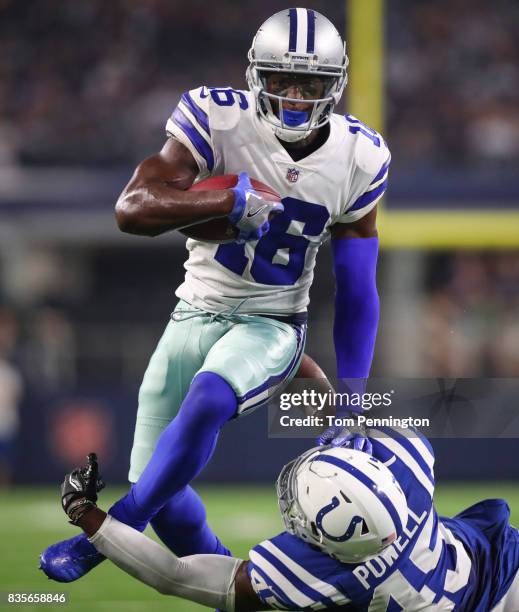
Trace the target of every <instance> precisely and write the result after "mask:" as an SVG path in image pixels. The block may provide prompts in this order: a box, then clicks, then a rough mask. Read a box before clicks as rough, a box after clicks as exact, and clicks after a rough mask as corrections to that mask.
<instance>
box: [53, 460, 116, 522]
mask: <svg viewBox="0 0 519 612" xmlns="http://www.w3.org/2000/svg"><path fill="white" fill-rule="evenodd" d="M104 486H105V483H104V482H103V481H102V480H101V477H100V476H99V465H98V463H97V455H96V454H95V453H90V454H89V455H88V457H87V465H86V466H85V467H83V468H76V469H75V470H73V471H72V472H70V474H67V475H66V476H65V479H64V480H63V482H62V484H61V505H62V506H63V510H64V511H65V513H66V514H67V515H68V517H69V518H70V522H71V523H72V524H73V525H77V522H78V520H79V519H80V518H81V517H82V516H83V515H84V514H85V512H87V511H88V510H90V509H91V508H95V505H96V501H97V494H98V492H99V491H101V489H103V488H104Z"/></svg>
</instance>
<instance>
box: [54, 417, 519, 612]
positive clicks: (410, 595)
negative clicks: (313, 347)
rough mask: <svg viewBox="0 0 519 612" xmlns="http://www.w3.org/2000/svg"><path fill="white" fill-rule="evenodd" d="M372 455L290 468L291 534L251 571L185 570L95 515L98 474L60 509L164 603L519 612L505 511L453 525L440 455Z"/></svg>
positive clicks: (229, 563)
mask: <svg viewBox="0 0 519 612" xmlns="http://www.w3.org/2000/svg"><path fill="white" fill-rule="evenodd" d="M368 433H369V436H370V441H371V443H372V454H369V453H365V452H362V451H359V450H354V449H351V448H348V446H349V445H350V443H347V444H346V446H342V447H340V446H339V447H334V446H333V445H325V446H321V447H317V448H313V449H311V450H309V451H307V452H305V453H303V454H302V455H301V456H300V457H298V458H297V459H295V460H294V461H292V462H291V463H289V464H288V465H286V466H285V467H284V468H283V470H282V471H281V474H280V476H279V478H278V482H277V494H278V502H279V507H280V510H281V514H282V516H283V521H284V523H285V526H286V531H285V532H283V533H281V534H279V535H277V536H275V537H273V538H270V539H268V540H265V541H263V542H261V543H260V544H258V545H256V546H254V548H252V550H251V551H250V553H249V560H248V561H243V560H241V559H235V558H233V557H225V556H219V555H193V556H189V557H184V558H181V559H179V558H177V557H175V556H174V555H172V554H171V553H170V552H169V551H166V550H165V549H164V548H162V547H161V546H160V545H159V544H157V543H155V542H153V541H152V540H150V539H149V538H147V537H146V536H144V535H143V534H142V533H140V532H138V531H136V530H134V529H132V528H130V527H128V526H127V525H124V524H123V523H120V522H119V521H117V519H115V518H113V517H112V516H110V515H106V514H105V513H104V512H102V511H101V510H99V509H98V508H97V507H96V506H95V501H96V500H97V495H96V489H97V488H98V487H96V484H97V471H96V470H97V464H96V463H95V462H93V461H91V462H90V466H89V467H88V468H87V469H84V470H76V471H74V472H73V473H72V474H69V475H68V476H67V477H66V478H65V481H64V483H63V485H62V503H63V507H64V509H65V511H66V512H67V514H68V516H69V517H70V518H71V521H72V522H73V523H74V524H77V525H79V526H81V527H82V528H83V529H84V530H85V532H86V533H87V534H88V536H89V538H90V542H91V543H92V544H93V545H94V546H95V547H96V549H97V550H98V551H99V552H101V553H102V554H103V555H105V556H106V557H108V558H109V559H111V560H112V561H113V562H114V563H115V564H116V565H118V566H119V567H120V568H122V569H123V570H124V571H126V572H128V573H129V574H131V575H132V576H135V577H136V578H138V579H139V580H141V581H142V582H145V583H146V584H148V585H150V586H152V587H154V588H155V589H157V590H158V591H159V592H161V593H164V594H170V595H177V596H179V597H183V598H186V599H190V600H192V601H195V602H198V603H201V604H204V605H207V606H210V607H213V608H214V607H218V608H220V609H222V610H229V611H234V610H236V611H242V612H245V611H252V610H267V609H272V608H274V609H278V610H305V611H306V610H308V611H310V610H344V611H345V612H347V611H369V612H398V611H401V610H403V611H405V612H418V611H424V610H428V611H435V612H441V611H448V610H452V611H462V612H489V611H493V612H517V611H518V610H519V571H518V570H519V532H518V531H517V530H516V529H515V528H513V527H511V526H510V525H509V509H508V506H507V504H506V502H505V501H504V500H502V499H490V500H486V501H482V502H479V503H477V504H475V505H474V506H472V507H470V508H468V509H467V510H464V511H463V512H461V513H460V514H458V515H457V516H455V517H454V518H446V517H441V516H439V515H438V514H437V512H436V510H435V508H434V505H433V501H432V498H433V493H434V484H435V481H434V473H433V464H434V453H433V450H432V447H431V446H430V444H429V442H428V441H427V440H426V439H425V438H424V437H422V436H421V435H419V434H418V433H417V432H415V431H411V430H397V429H389V428H387V429H371V430H369V432H368Z"/></svg>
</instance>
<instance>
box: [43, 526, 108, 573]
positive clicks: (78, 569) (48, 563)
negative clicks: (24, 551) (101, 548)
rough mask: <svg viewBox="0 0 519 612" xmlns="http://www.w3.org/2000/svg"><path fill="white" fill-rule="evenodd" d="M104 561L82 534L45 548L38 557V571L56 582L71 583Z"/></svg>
mask: <svg viewBox="0 0 519 612" xmlns="http://www.w3.org/2000/svg"><path fill="white" fill-rule="evenodd" d="M105 559H106V557H105V556H104V555H102V554H101V553H99V552H97V550H96V549H95V547H94V545H93V544H90V542H89V541H88V538H87V536H86V535H85V534H83V533H82V534H80V535H77V536H75V537H74V538H70V539H69V540H63V541H62V542H57V543H56V544H52V545H51V546H49V547H48V548H46V549H45V550H44V551H43V552H42V554H41V556H40V569H41V570H43V571H44V572H45V574H46V575H47V576H48V577H49V578H51V579H52V580H56V581H57V582H73V581H74V580H77V579H78V578H81V577H82V576H84V575H85V574H88V572H89V571H90V570H91V569H94V567H96V566H97V565H99V564H100V563H101V561H104V560H105Z"/></svg>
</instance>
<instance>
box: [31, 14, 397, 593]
mask: <svg viewBox="0 0 519 612" xmlns="http://www.w3.org/2000/svg"><path fill="white" fill-rule="evenodd" d="M249 62H250V63H249V67H248V70H247V81H248V84H249V88H250V89H249V91H237V90H234V89H232V88H229V87H221V88H218V87H217V88H215V87H207V86H203V87H199V88H197V89H193V90H191V91H190V92H187V93H185V94H184V95H183V96H182V98H181V100H180V102H179V104H178V106H177V107H176V109H175V110H174V112H173V114H172V115H171V117H170V119H169V120H168V122H167V126H166V130H167V133H168V136H169V138H168V140H167V141H166V144H165V145H164V147H163V149H162V151H161V152H160V153H158V154H157V155H154V156H152V157H150V158H149V159H146V160H145V161H143V162H142V163H141V164H140V165H139V166H138V168H137V170H136V171H135V174H134V175H133V177H132V179H131V180H130V182H129V183H128V185H127V187H126V188H125V190H124V191H123V193H122V194H121V196H120V198H119V200H118V202H117V206H116V215H117V220H118V223H119V227H120V228H121V229H122V230H123V231H125V232H130V233H134V234H139V235H146V236H156V235H158V234H162V233H164V232H167V231H171V230H174V229H180V228H184V227H186V226H189V225H192V224H196V223H200V222H203V221H207V220H210V219H214V218H218V217H228V218H229V219H230V221H231V222H232V224H234V225H235V226H236V227H237V228H238V230H239V241H237V242H234V243H230V244H220V245H218V244H212V243H208V242H201V241H198V240H192V239H190V240H188V241H187V249H188V251H189V258H188V260H187V262H186V264H185V267H186V277H185V281H184V283H183V284H182V285H181V286H180V287H179V288H178V289H177V292H176V294H177V296H178V297H179V298H180V302H179V303H178V305H177V307H176V309H175V311H174V313H173V314H172V316H171V321H170V322H169V324H168V326H167V328H166V330H165V332H164V335H163V337H162V338H161V340H160V342H159V344H158V346H157V349H156V351H155V353H154V354H153V356H152V358H151V360H150V363H149V366H148V369H147V370H146V373H145V376H144V380H143V383H142V386H141V389H140V393H139V410H138V414H137V423H136V429H135V439H134V446H133V450H132V455H131V466H130V474H129V480H130V481H131V482H132V483H134V484H133V486H132V488H131V489H130V492H129V493H128V495H126V496H125V497H124V498H123V499H121V500H120V501H119V502H117V503H116V504H115V506H114V507H113V508H111V510H110V513H111V514H112V515H113V516H114V517H115V518H117V519H118V520H120V521H122V522H125V523H127V524H128V525H131V526H132V527H134V528H137V529H140V530H142V529H144V527H145V526H146V525H147V524H148V523H149V522H151V523H152V525H153V527H154V529H155V530H156V531H157V533H158V534H159V536H160V537H161V538H162V540H163V541H164V542H165V543H166V544H167V545H168V546H169V547H170V548H171V549H172V550H173V551H174V552H176V553H177V554H179V555H186V554H192V553H202V552H205V553H209V552H211V553H213V552H214V553H219V554H229V551H227V549H226V548H225V547H224V546H223V545H222V544H221V543H220V542H219V541H218V539H217V538H216V536H215V534H214V533H213V532H212V531H211V529H210V528H209V527H208V525H207V523H206V520H205V511H204V507H203V505H202V502H201V501H200V499H199V498H198V496H197V495H196V494H195V492H194V491H193V490H192V489H191V487H190V486H189V483H190V482H191V481H192V480H193V478H194V477H195V476H196V475H197V474H198V473H199V472H200V471H201V470H202V468H203V467H204V465H205V464H206V463H207V461H208V460H209V458H210V456H211V454H212V452H213V449H214V446H215V444H216V440H217V436H218V432H219V430H220V428H221V427H222V426H223V425H224V424H225V423H226V422H227V421H228V420H229V419H231V418H233V417H236V416H237V415H239V414H241V413H243V412H244V411H246V410H250V409H252V408H255V407H258V406H260V405H262V404H263V403H265V402H266V401H267V399H268V397H269V396H271V395H272V394H274V393H276V392H278V391H279V389H280V388H281V387H282V386H283V385H284V384H286V383H287V382H288V381H289V380H290V378H291V377H292V376H294V374H295V372H296V371H297V369H298V365H299V363H300V361H301V357H302V355H303V351H304V342H305V333H306V309H307V306H308V302H309V298H308V291H309V288H310V285H311V282H312V278H313V269H314V263H315V257H316V254H317V250H318V249H319V246H320V245H321V244H322V243H323V242H324V241H325V240H327V239H328V238H329V237H331V239H332V250H333V259H334V272H335V277H336V295H335V321H334V344H335V352H336V358H337V359H336V361H337V374H338V376H339V377H341V378H365V377H367V375H368V373H369V369H370V365H371V360H372V356H373V349H374V344H375V337H376V331H377V325H378V312H379V303H378V294H377V289H376V282H375V272H376V260H377V253H378V239H377V231H376V224H375V217H376V204H377V201H378V199H379V198H380V197H381V196H382V194H383V193H384V191H385V189H386V186H387V177H388V167H389V161H390V155H389V151H388V149H387V146H386V143H385V142H384V140H383V139H382V137H381V136H380V135H379V134H378V133H376V132H375V131H374V130H372V129H370V128H369V127H367V126H366V125H364V124H363V123H362V122H361V121H360V120H359V119H356V118H355V117H353V116H351V115H342V114H334V112H333V111H334V108H335V106H336V105H337V103H338V102H339V100H340V98H341V95H342V92H343V90H344V87H345V85H346V81H347V73H346V69H347V65H348V58H347V55H346V49H345V45H344V43H343V41H342V39H341V36H340V34H339V33H338V31H337V30H336V29H335V27H334V26H333V25H332V24H331V22H330V21H329V20H328V19H326V17H324V16H323V15H320V14H319V13H317V12H315V11H313V10H310V9H301V8H293V9H287V10H284V11H281V12H279V13H276V14H275V15H273V16H272V17H270V18H269V19H268V20H267V21H266V22H265V23H264V24H263V25H262V26H261V27H260V29H259V30H258V32H257V34H256V36H255V38H254V40H253V43H252V47H251V49H250V52H249ZM220 174H239V181H238V183H237V184H236V186H235V187H234V188H232V189H225V190H221V191H186V190H187V189H189V187H190V186H191V185H192V184H193V183H194V182H195V181H199V180H201V179H203V178H205V177H207V176H209V175H220ZM250 178H254V179H257V180H260V181H262V182H263V183H266V184H267V185H269V186H270V187H272V188H273V189H274V190H276V191H277V192H278V193H279V194H280V195H281V202H272V201H267V200H263V199H262V198H261V195H260V194H259V193H257V192H255V191H254V189H253V187H252V186H251V183H250ZM330 299H331V296H330ZM102 559H103V557H102V556H101V555H99V554H98V553H97V552H96V551H95V549H94V548H93V546H92V545H91V544H90V543H89V542H88V540H87V539H86V538H85V537H84V536H78V537H77V538H74V539H72V540H68V541H66V542H60V543H58V544H55V545H53V546H51V547H49V548H48V549H47V550H46V551H45V552H44V553H43V555H42V558H41V567H42V569H43V570H44V571H45V572H46V573H47V575H48V576H49V577H51V578H54V579H56V580H59V581H71V580H75V579H76V578H79V577H80V576H82V575H83V574H85V573H86V572H87V571H89V570H90V569H91V568H92V567H94V566H95V565H97V564H98V563H99V562H100V561H101V560H102Z"/></svg>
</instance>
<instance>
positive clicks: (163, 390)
mask: <svg viewBox="0 0 519 612" xmlns="http://www.w3.org/2000/svg"><path fill="white" fill-rule="evenodd" d="M305 336H306V323H304V324H297V325H296V324H289V323H285V322H281V321H277V320H275V319H269V318H268V317H262V316H257V315H242V314H236V313H234V312H233V311H231V312H229V313H220V314H211V313H208V312H205V311H203V310H199V309H196V308H194V307H193V306H191V305H189V304H187V303H186V302H183V301H180V302H179V304H178V305H177V308H176V309H175V312H174V313H173V314H172V316H171V320H170V322H169V323H168V325H167V327H166V329H165V331H164V334H163V336H162V338H161V339H160V341H159V343H158V345H157V348H156V350H155V352H154V353H153V355H152V357H151V359H150V362H149V364H148V368H147V369H146V372H145V374H144V379H143V381H142V385H141V388H140V391H139V408H138V411H137V422H136V425H135V435H134V443H133V448H132V453H131V460H130V473H129V480H130V482H136V481H137V480H138V478H139V476H140V475H141V473H142V471H143V470H144V468H145V466H146V464H147V463H148V461H149V459H150V457H151V455H152V453H153V450H154V448H155V445H156V443H157V440H158V438H159V436H160V434H161V433H162V431H163V430H164V429H165V428H166V427H167V425H168V424H169V423H170V422H171V421H172V420H173V419H174V417H175V415H176V414H177V412H178V411H179V409H180V405H181V404H182V401H183V399H184V397H185V396H186V394H187V391H188V389H189V385H190V384H191V381H192V380H193V378H194V377H195V376H196V375H197V374H199V373H200V372H213V373H214V374H218V375H219V376H221V377H222V378H223V379H224V380H225V381H226V382H227V383H228V384H229V385H230V386H231V387H232V388H233V389H234V392H235V393H236V397H237V399H238V411H237V414H236V416H239V415H240V414H243V413H244V412H246V411H249V410H252V409H254V408H257V407H259V406H261V405H262V404H265V403H266V402H267V401H268V400H269V398H271V397H272V396H273V395H276V394H277V393H278V392H279V391H280V390H281V389H282V388H283V387H284V386H285V385H286V384H287V383H288V382H289V381H290V379H291V378H292V377H293V376H294V374H295V373H296V372H297V369H298V367H299V363H300V362H301V359H302V356H303V352H304V344H305Z"/></svg>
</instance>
